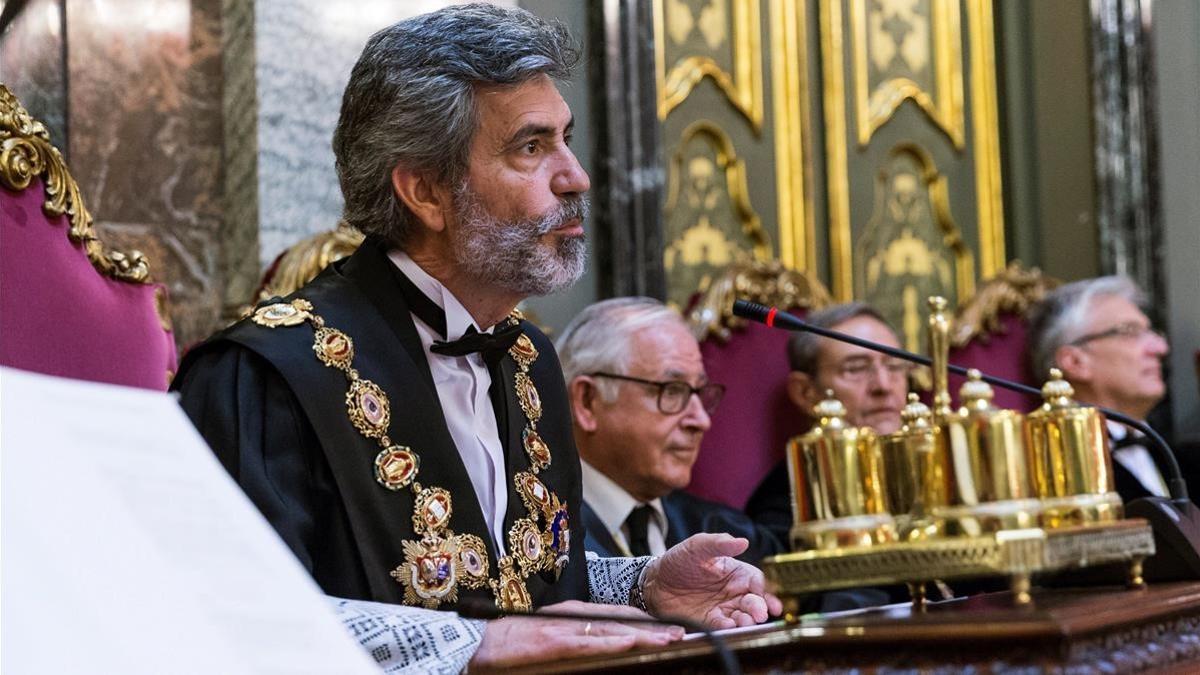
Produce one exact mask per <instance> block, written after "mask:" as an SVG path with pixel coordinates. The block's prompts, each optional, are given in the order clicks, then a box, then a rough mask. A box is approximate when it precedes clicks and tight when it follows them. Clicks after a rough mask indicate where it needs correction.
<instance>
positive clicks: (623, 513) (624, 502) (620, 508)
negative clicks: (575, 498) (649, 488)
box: [579, 460, 667, 555]
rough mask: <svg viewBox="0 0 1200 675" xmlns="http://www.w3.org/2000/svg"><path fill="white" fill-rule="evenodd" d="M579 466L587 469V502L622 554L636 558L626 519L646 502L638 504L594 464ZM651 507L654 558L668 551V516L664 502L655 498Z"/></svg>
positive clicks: (649, 537) (649, 528)
mask: <svg viewBox="0 0 1200 675" xmlns="http://www.w3.org/2000/svg"><path fill="white" fill-rule="evenodd" d="M579 465H580V468H581V469H583V501H585V502H587V504H588V506H590V507H592V510H593V511H595V512H596V516H597V517H598V518H600V522H601V523H603V524H604V529H605V530H608V533H609V535H611V536H612V538H613V541H615V542H616V543H617V546H620V547H621V552H622V553H624V554H625V555H632V553H630V551H629V528H628V527H626V526H625V519H626V518H628V517H629V514H630V513H632V512H633V510H634V509H635V508H637V507H639V506H642V504H643V503H644V502H640V501H638V500H637V499H636V498H634V496H633V495H631V494H629V493H628V492H626V491H625V488H622V487H621V486H620V485H617V484H616V483H614V482H613V480H612V479H611V478H609V477H608V476H606V475H604V474H602V473H600V471H598V470H597V469H596V468H595V467H593V466H592V465H591V464H588V463H587V462H585V461H583V460H580V462H579ZM649 505H650V508H651V509H653V511H652V514H653V517H651V518H650V523H649V525H648V526H647V528H646V539H647V541H648V543H649V544H650V555H662V554H663V553H665V552H666V550H667V514H666V512H665V511H663V505H662V500H661V499H655V500H653V501H651V502H649Z"/></svg>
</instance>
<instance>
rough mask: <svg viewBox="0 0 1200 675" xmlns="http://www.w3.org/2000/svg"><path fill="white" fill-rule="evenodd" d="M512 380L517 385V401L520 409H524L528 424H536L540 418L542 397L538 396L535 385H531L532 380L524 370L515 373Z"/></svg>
mask: <svg viewBox="0 0 1200 675" xmlns="http://www.w3.org/2000/svg"><path fill="white" fill-rule="evenodd" d="M513 382H514V383H515V384H516V387H517V401H518V402H519V403H520V404H521V410H523V411H525V417H526V419H528V420H529V423H530V424H537V421H538V420H539V419H541V418H542V399H541V397H540V396H538V390H537V387H535V386H533V380H531V379H530V378H529V375H528V374H526V373H525V372H524V371H522V372H519V373H517V375H516V377H515V378H513Z"/></svg>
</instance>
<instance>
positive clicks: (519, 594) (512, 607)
mask: <svg viewBox="0 0 1200 675" xmlns="http://www.w3.org/2000/svg"><path fill="white" fill-rule="evenodd" d="M493 583H494V586H493V588H492V594H493V595H494V596H496V606H497V607H499V608H500V609H502V610H504V611H506V612H528V611H529V610H530V609H531V608H532V607H533V600H532V599H531V598H530V597H529V589H528V588H526V587H525V580H524V579H522V578H521V577H519V576H517V573H516V571H515V570H514V569H513V560H512V558H511V557H509V556H504V557H502V558H500V579H499V581H495V582H493Z"/></svg>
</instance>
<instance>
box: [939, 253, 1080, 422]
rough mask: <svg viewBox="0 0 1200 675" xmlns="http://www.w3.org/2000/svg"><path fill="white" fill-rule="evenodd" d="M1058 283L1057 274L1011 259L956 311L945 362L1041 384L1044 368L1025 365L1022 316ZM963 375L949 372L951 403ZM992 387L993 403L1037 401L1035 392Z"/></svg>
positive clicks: (1028, 405)
mask: <svg viewBox="0 0 1200 675" xmlns="http://www.w3.org/2000/svg"><path fill="white" fill-rule="evenodd" d="M1058 285H1059V281H1058V280H1056V279H1053V278H1051V277H1047V276H1045V275H1044V274H1042V273H1041V271H1040V270H1038V269H1037V268H1034V269H1030V270H1026V269H1024V268H1023V267H1021V264H1020V263H1019V262H1016V261H1014V262H1012V263H1011V264H1009V266H1008V268H1007V269H1005V270H1004V271H1003V272H1001V273H1000V274H997V275H996V276H994V277H992V278H991V279H988V280H987V281H985V282H984V283H983V284H982V285H981V286H980V287H979V290H978V291H977V292H976V293H975V295H974V296H972V297H971V298H969V299H968V300H967V301H966V302H963V303H961V304H960V305H959V307H958V311H957V312H955V324H954V326H955V327H954V334H953V335H952V336H951V347H950V363H953V364H955V365H959V366H963V367H964V368H978V369H979V370H980V371H982V372H985V373H987V374H989V375H996V376H999V377H1004V378H1008V379H1010V380H1016V381H1018V382H1024V383H1025V384H1029V385H1032V386H1035V387H1041V385H1042V383H1043V382H1044V381H1045V380H1046V374H1045V373H1041V374H1035V373H1031V372H1030V371H1029V359H1028V357H1027V350H1026V346H1025V340H1026V337H1027V333H1026V324H1025V320H1026V317H1027V316H1028V313H1029V310H1030V309H1031V308H1032V307H1033V305H1035V304H1036V303H1037V302H1038V301H1040V300H1041V299H1042V298H1043V297H1044V296H1045V295H1046V292H1047V291H1049V290H1051V289H1053V288H1054V287H1056V286H1058ZM964 379H965V378H963V377H961V376H958V375H953V374H952V375H951V376H950V394H951V396H952V398H953V399H954V404H955V405H958V403H959V401H958V390H959V388H960V387H962V383H963V380H964ZM993 389H994V390H995V392H996V397H995V399H994V402H995V404H996V405H997V406H998V407H1001V408H1012V409H1015V410H1019V411H1021V412H1027V411H1029V410H1032V409H1033V408H1035V407H1037V406H1038V405H1041V400H1040V399H1039V398H1037V397H1034V396H1028V395H1025V394H1021V393H1018V392H1014V391H1008V390H1006V389H1001V388H999V387H993Z"/></svg>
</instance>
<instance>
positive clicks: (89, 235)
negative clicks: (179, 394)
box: [0, 84, 176, 391]
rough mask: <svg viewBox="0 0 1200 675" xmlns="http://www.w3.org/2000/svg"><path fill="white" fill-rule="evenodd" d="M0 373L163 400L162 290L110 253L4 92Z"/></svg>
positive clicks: (45, 144)
mask: <svg viewBox="0 0 1200 675" xmlns="http://www.w3.org/2000/svg"><path fill="white" fill-rule="evenodd" d="M0 143H3V146H2V147H3V150H2V155H0V365H4V366H11V367H14V368H21V369H24V370H31V371H35V372H39V373H46V374H49V375H58V376H61V377H71V378H75V379H82V380H92V381H96V382H109V383H113V384H123V385H128V386H134V387H143V388H147V389H158V390H163V391H165V390H166V389H167V385H168V383H169V382H170V378H171V376H172V375H173V374H174V372H175V367H176V352H175V341H174V339H173V336H172V334H171V329H170V324H169V322H168V320H167V318H166V317H167V314H166V307H165V303H166V295H165V289H164V288H163V287H162V286H160V285H158V284H151V283H149V282H148V277H149V269H148V264H147V262H146V260H145V258H144V257H143V256H142V255H141V254H140V253H138V252H136V251H134V252H131V253H130V254H129V255H125V254H122V253H120V252H117V251H112V250H109V249H106V248H105V247H104V245H103V244H102V243H101V242H100V241H99V239H98V238H97V237H96V233H95V230H94V228H93V226H92V217H91V214H90V213H88V210H87V208H86V206H85V205H84V202H83V198H82V197H81V196H80V193H79V188H78V186H77V185H76V183H75V180H74V178H72V177H71V174H70V173H69V172H68V170H67V167H66V165H65V163H64V162H63V159H62V155H60V154H59V152H58V150H57V149H55V148H54V146H53V145H51V143H50V135H49V133H48V132H47V131H46V128H45V126H44V125H42V124H41V123H40V122H38V121H37V120H34V119H33V118H31V117H30V116H29V114H28V113H27V112H26V111H25V109H24V108H23V107H22V106H21V104H20V102H19V101H18V100H17V99H16V97H15V96H13V94H12V92H10V91H9V90H8V88H7V87H5V86H4V85H2V84H0Z"/></svg>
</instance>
